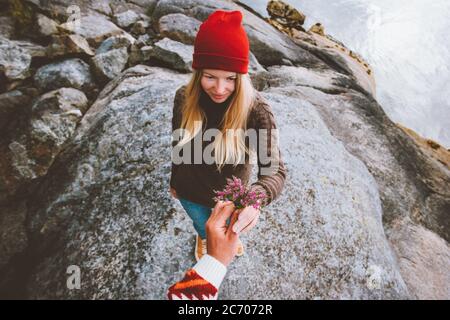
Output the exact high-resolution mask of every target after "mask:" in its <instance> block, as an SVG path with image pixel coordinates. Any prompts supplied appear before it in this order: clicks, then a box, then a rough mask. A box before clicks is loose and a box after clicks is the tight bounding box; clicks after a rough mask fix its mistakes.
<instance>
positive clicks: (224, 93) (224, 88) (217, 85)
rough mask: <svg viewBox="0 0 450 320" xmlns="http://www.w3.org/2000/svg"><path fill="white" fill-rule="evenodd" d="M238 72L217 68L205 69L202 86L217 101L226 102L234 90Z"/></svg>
mask: <svg viewBox="0 0 450 320" xmlns="http://www.w3.org/2000/svg"><path fill="white" fill-rule="evenodd" d="M236 78H237V73H236V72H229V71H224V70H216V69H203V75H202V80H201V84H202V88H203V90H205V92H206V93H207V94H208V96H209V97H210V98H211V99H212V100H213V101H214V102H216V103H221V102H224V101H225V100H227V99H228V97H229V96H230V95H231V94H232V93H233V92H234V89H235V84H236Z"/></svg>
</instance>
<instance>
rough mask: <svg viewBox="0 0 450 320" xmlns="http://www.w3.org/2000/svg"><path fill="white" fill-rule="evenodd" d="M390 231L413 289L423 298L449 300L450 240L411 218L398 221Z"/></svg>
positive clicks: (401, 266) (406, 277) (414, 293)
mask: <svg viewBox="0 0 450 320" xmlns="http://www.w3.org/2000/svg"><path fill="white" fill-rule="evenodd" d="M389 234H390V240H391V241H392V243H393V247H394V249H395V251H396V253H397V256H398V257H399V260H400V271H401V273H402V275H403V278H404V279H405V282H406V283H408V285H409V290H410V291H411V293H412V294H413V295H414V296H415V297H416V298H418V299H420V300H448V299H449V297H450V272H448V266H450V250H449V246H448V242H446V241H445V240H444V239H442V238H440V237H439V236H437V235H436V234H435V233H433V232H431V231H430V230H428V229H426V228H424V227H423V226H420V225H417V224H415V223H413V222H412V221H411V220H410V219H409V218H405V219H404V220H399V221H396V223H395V224H393V226H392V229H391V230H390V231H389Z"/></svg>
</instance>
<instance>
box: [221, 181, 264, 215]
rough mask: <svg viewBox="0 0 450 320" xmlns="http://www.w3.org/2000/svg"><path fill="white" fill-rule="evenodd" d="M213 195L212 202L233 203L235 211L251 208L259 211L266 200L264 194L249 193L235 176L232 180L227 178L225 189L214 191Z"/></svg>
mask: <svg viewBox="0 0 450 320" xmlns="http://www.w3.org/2000/svg"><path fill="white" fill-rule="evenodd" d="M214 193H215V194H216V196H215V197H214V198H213V199H214V201H216V202H217V201H233V202H234V206H235V208H236V209H242V208H245V207H249V206H252V207H253V208H255V209H258V210H259V209H261V204H262V202H263V200H265V199H266V198H267V195H266V193H265V192H257V191H250V189H249V188H247V187H246V186H244V185H243V184H242V181H241V179H239V178H236V177H235V176H233V179H230V178H227V185H226V186H225V188H224V189H223V190H222V191H216V190H214Z"/></svg>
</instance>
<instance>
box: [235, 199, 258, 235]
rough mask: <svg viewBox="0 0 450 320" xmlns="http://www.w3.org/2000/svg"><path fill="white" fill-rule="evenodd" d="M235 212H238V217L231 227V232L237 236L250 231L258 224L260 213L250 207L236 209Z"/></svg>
mask: <svg viewBox="0 0 450 320" xmlns="http://www.w3.org/2000/svg"><path fill="white" fill-rule="evenodd" d="M235 211H238V214H239V216H238V219H237V221H236V223H235V224H234V226H233V231H234V232H236V233H238V234H242V233H246V232H248V231H250V230H251V229H253V227H254V226H255V225H256V223H257V222H258V218H259V213H260V211H259V210H258V209H255V208H253V207H252V206H249V207H245V208H243V209H237V210H235Z"/></svg>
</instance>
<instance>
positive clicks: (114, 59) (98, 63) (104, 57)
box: [92, 47, 128, 81]
mask: <svg viewBox="0 0 450 320" xmlns="http://www.w3.org/2000/svg"><path fill="white" fill-rule="evenodd" d="M127 61H128V52H127V48H126V47H123V48H118V49H113V50H110V51H107V52H104V53H101V54H97V55H96V56H95V57H93V58H92V63H93V65H94V72H95V73H96V75H97V77H98V78H99V79H100V80H101V81H109V80H112V79H113V78H115V77H117V76H118V75H119V74H120V72H121V71H122V70H123V69H124V68H125V66H126V65H127Z"/></svg>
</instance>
